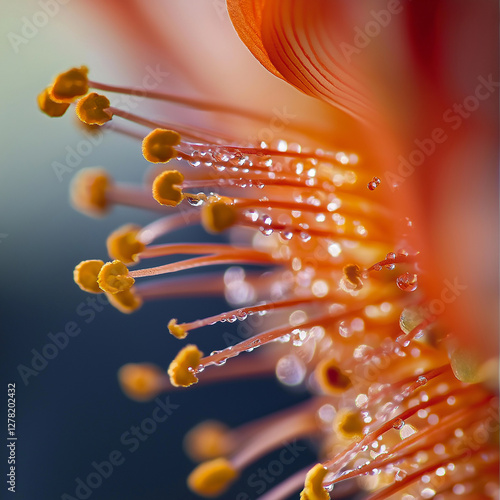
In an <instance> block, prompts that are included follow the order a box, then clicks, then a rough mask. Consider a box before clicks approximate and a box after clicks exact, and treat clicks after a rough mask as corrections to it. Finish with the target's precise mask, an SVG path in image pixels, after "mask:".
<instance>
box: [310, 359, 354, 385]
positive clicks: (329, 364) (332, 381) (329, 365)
mask: <svg viewBox="0 0 500 500" xmlns="http://www.w3.org/2000/svg"><path fill="white" fill-rule="evenodd" d="M315 374H316V379H317V380H318V383H319V385H320V386H321V388H322V389H323V391H324V392H325V393H326V394H341V393H343V392H344V391H346V390H347V389H349V387H351V385H352V383H351V379H350V378H349V377H348V376H347V375H345V373H344V372H343V371H342V370H341V369H340V368H339V367H338V366H337V363H336V361H335V360H333V359H326V360H323V361H321V362H320V363H319V364H318V366H317V368H316V372H315Z"/></svg>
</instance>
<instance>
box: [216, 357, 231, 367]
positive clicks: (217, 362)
mask: <svg viewBox="0 0 500 500" xmlns="http://www.w3.org/2000/svg"><path fill="white" fill-rule="evenodd" d="M227 360H228V358H221V359H219V361H216V362H215V365H216V366H223V365H225V364H226V361H227Z"/></svg>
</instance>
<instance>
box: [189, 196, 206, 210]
mask: <svg viewBox="0 0 500 500" xmlns="http://www.w3.org/2000/svg"><path fill="white" fill-rule="evenodd" d="M186 199H187V202H188V203H189V204H190V205H191V206H192V207H199V206H200V205H203V198H202V197H199V198H192V197H190V196H188V197H187V198H186Z"/></svg>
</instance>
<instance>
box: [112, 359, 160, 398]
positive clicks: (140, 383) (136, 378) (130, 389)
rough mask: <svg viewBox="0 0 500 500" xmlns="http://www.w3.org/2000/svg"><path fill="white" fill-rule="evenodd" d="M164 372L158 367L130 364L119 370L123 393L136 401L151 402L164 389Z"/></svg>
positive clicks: (145, 364) (146, 364)
mask: <svg viewBox="0 0 500 500" xmlns="http://www.w3.org/2000/svg"><path fill="white" fill-rule="evenodd" d="M163 378H164V374H163V371H162V370H161V369H160V368H159V367H158V366H156V365H152V364H148V363H143V364H134V363H128V364H126V365H123V366H122V367H121V368H120V370H118V380H119V382H120V385H121V388H122V390H123V392H124V393H125V394H126V395H127V396H128V397H129V398H131V399H134V400H135V401H150V400H151V399H153V398H154V397H156V396H157V395H158V394H159V393H160V391H161V389H162V385H163V384H162V379H163Z"/></svg>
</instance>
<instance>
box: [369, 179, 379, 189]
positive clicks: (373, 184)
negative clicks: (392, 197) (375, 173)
mask: <svg viewBox="0 0 500 500" xmlns="http://www.w3.org/2000/svg"><path fill="white" fill-rule="evenodd" d="M379 185H380V179H379V178H378V177H374V178H373V179H372V180H371V181H370V182H369V183H368V189H369V190H370V191H374V190H375V189H377V187H378V186H379Z"/></svg>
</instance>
